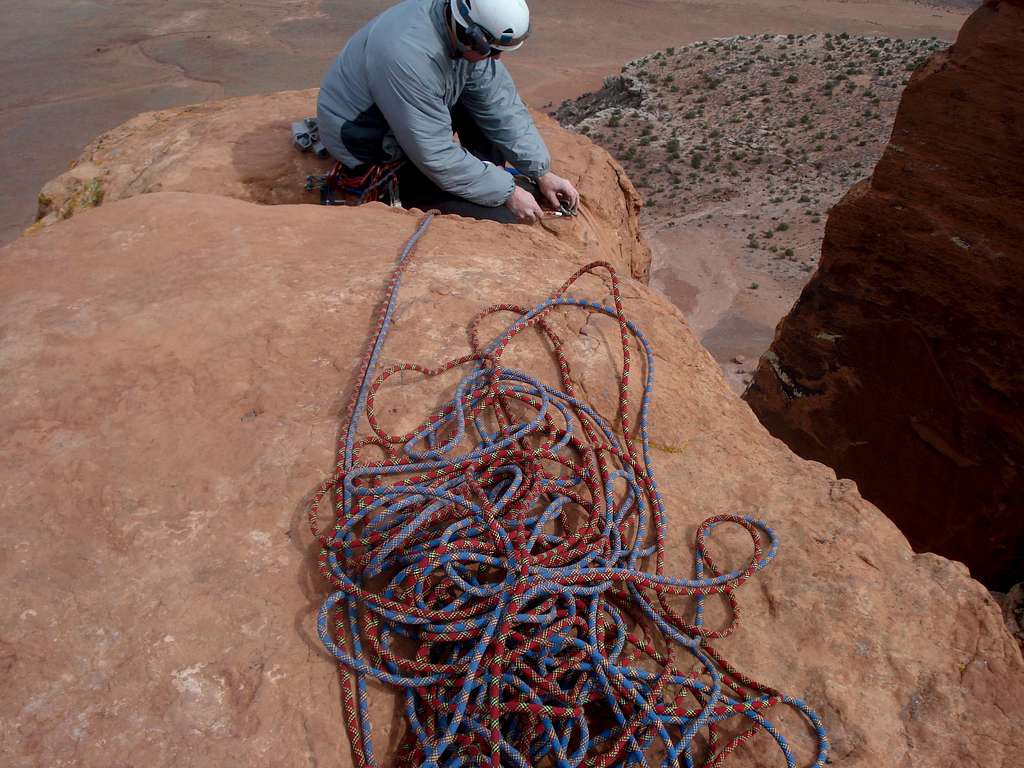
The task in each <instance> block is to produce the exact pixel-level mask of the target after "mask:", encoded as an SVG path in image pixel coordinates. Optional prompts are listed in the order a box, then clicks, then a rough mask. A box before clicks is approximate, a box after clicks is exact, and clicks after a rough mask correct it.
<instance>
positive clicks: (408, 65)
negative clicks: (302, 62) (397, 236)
mask: <svg viewBox="0 0 1024 768" xmlns="http://www.w3.org/2000/svg"><path fill="white" fill-rule="evenodd" d="M529 33H530V11H529V8H527V5H526V2H525V1H524V0H405V2H402V3H400V4H399V5H396V6H394V7H392V8H390V9H388V10H387V11H385V12H384V13H382V14H381V15H379V16H378V17H377V18H375V19H373V20H372V21H371V22H370V23H369V24H367V25H366V26H365V27H363V28H362V29H361V30H359V31H358V32H356V34H355V35H353V37H352V38H351V39H350V40H349V41H348V43H347V44H346V45H345V47H344V49H343V50H342V51H341V53H340V54H339V56H338V58H337V60H336V61H335V62H334V64H333V65H332V66H331V68H330V70H329V71H328V72H327V75H326V76H325V77H324V80H323V83H322V84H321V86H320V96H319V98H318V99H317V120H318V123H319V129H320V140H321V141H322V142H323V144H324V146H325V147H326V148H327V150H328V152H330V154H331V155H332V156H333V157H334V158H335V159H336V160H338V161H340V163H341V164H342V165H343V166H344V167H345V171H346V172H351V173H352V174H353V175H358V174H362V173H365V172H366V170H367V169H368V168H371V167H372V166H374V165H377V164H384V163H389V162H394V161H397V160H400V159H403V158H404V159H406V160H408V161H411V162H407V163H405V165H404V166H403V167H402V169H401V171H399V174H398V178H399V189H400V194H401V200H402V203H403V204H404V205H405V206H406V207H417V208H423V209H428V208H436V209H438V210H440V211H441V212H442V213H458V214H461V215H463V216H471V217H473V218H486V219H492V220H495V221H504V222H515V221H526V222H531V223H532V222H535V221H537V220H538V219H540V218H542V217H543V216H544V215H545V213H544V211H543V209H542V208H541V205H540V203H539V202H538V199H537V197H535V196H534V194H533V193H532V192H530V191H528V190H527V189H526V187H527V186H529V187H531V188H533V189H535V190H536V193H537V196H538V197H539V198H540V201H541V202H543V203H546V204H547V205H548V206H550V207H551V208H553V209H556V210H557V209H559V208H562V209H563V210H575V208H576V206H577V204H578V203H579V193H578V192H577V191H576V188H575V187H574V186H573V185H572V184H571V183H570V182H569V181H567V180H566V179H563V178H562V177H560V176H557V175H555V174H554V173H552V171H551V170H550V164H551V161H550V156H549V154H548V150H547V147H546V146H545V144H544V141H543V139H541V137H540V134H539V133H538V132H537V128H536V126H535V125H534V123H533V120H532V118H531V117H530V113H529V111H528V110H527V109H526V106H525V105H524V104H523V102H522V100H521V99H520V98H519V94H518V93H517V91H516V87H515V84H514V83H513V82H512V78H511V76H510V75H509V73H508V70H507V69H506V68H505V65H504V64H503V63H502V62H501V61H500V58H501V55H502V54H503V53H504V52H506V51H514V50H516V49H517V48H519V47H520V46H521V45H522V44H523V41H524V40H525V39H526V37H527V35H529ZM455 133H457V134H458V142H457V143H456V141H455V139H454V135H453V134H455ZM506 162H507V163H508V164H509V165H510V166H511V167H512V169H514V171H515V172H516V176H518V177H519V178H520V181H521V183H520V184H517V183H516V178H515V177H514V176H513V173H511V172H509V171H506V169H505V167H504V166H505V163H506Z"/></svg>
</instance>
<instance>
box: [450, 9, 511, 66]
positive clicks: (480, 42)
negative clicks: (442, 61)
mask: <svg viewBox="0 0 1024 768" xmlns="http://www.w3.org/2000/svg"><path fill="white" fill-rule="evenodd" d="M450 2H451V8H452V18H453V19H455V21H456V22H457V23H458V24H459V25H460V26H461V27H462V28H463V30H464V31H465V33H466V37H467V39H468V40H469V42H470V47H472V48H473V50H475V51H478V52H480V53H487V52H488V50H489V49H491V48H493V49H495V50H498V51H514V50H516V49H517V48H519V47H520V46H521V45H522V44H523V43H524V42H525V41H526V38H527V37H528V36H529V34H530V9H529V8H528V7H527V6H526V0H450Z"/></svg>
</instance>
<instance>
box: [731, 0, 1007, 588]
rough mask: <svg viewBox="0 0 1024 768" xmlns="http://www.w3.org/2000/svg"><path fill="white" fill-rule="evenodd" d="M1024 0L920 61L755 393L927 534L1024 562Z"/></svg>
mask: <svg viewBox="0 0 1024 768" xmlns="http://www.w3.org/2000/svg"><path fill="white" fill-rule="evenodd" d="M1022 148H1024V3H1022V2H1020V0H990V1H989V2H986V3H985V5H984V6H983V7H982V8H980V9H979V10H978V11H977V12H976V13H975V14H974V15H973V16H972V17H971V18H970V19H969V21H968V22H967V23H966V25H965V26H964V28H963V30H962V31H961V33H960V37H959V39H958V40H957V42H956V44H955V45H954V46H953V48H952V49H950V50H949V51H948V52H945V53H941V54H938V55H936V56H934V57H933V58H932V59H930V60H929V62H928V63H927V64H926V65H925V66H924V67H922V68H921V69H920V70H919V71H918V72H917V73H915V75H914V77H913V79H912V80H911V82H910V85H909V86H908V87H907V90H906V93H905V95H904V97H903V102H902V104H901V106H900V109H899V114H898V116H897V120H896V126H895V129H894V131H893V135H892V140H891V142H890V144H889V147H888V148H887V150H886V152H885V154H884V156H883V158H882V160H881V161H880V162H879V164H878V166H877V168H876V169H875V172H874V174H873V176H872V177H871V179H870V181H867V182H863V183H861V184H860V185H858V186H857V187H854V188H853V189H852V190H851V191H850V193H849V194H848V195H847V196H846V197H845V199H844V200H843V201H842V202H841V203H840V204H839V205H838V206H836V208H834V209H833V211H832V214H831V216H830V217H829V221H828V227H827V229H826V233H825V242H824V245H823V247H822V257H821V265H820V267H819V269H818V272H817V274H816V275H815V276H814V278H813V279H812V280H811V282H810V283H809V284H808V285H807V287H806V288H805V290H804V292H803V294H802V295H801V297H800V300H799V301H798V302H797V304H796V306H795V307H794V308H793V310H792V311H791V312H790V314H789V315H788V316H787V317H786V318H785V319H784V320H783V321H782V323H781V324H780V326H779V328H778V330H777V332H776V337H775V341H774V343H773V345H772V347H771V350H770V352H769V353H768V354H767V355H766V356H765V357H764V358H763V359H762V360H761V363H760V366H759V369H758V372H757V375H756V377H755V379H754V381H753V382H752V384H751V386H750V387H749V389H748V391H747V393H746V395H745V396H746V399H747V401H748V402H749V403H750V405H751V407H752V408H753V409H754V411H755V412H756V413H757V414H758V417H759V418H760V419H761V421H762V422H763V423H764V424H765V425H766V426H767V427H768V429H769V430H770V431H771V432H772V433H773V434H774V435H776V436H777V437H779V438H781V439H783V440H784V441H785V442H786V443H787V444H788V445H789V446H790V447H791V448H793V450H795V451H796V452H797V453H799V454H800V455H801V456H804V457H806V458H811V459H816V460H818V461H821V462H824V463H826V464H828V465H829V466H832V467H834V468H835V470H836V472H837V473H838V474H839V476H840V477H848V478H853V479H854V480H856V481H857V485H858V488H859V489H860V491H861V493H863V494H864V496H865V497H866V498H868V499H870V500H871V501H873V502H874V503H876V504H877V505H878V506H879V507H880V508H881V509H883V510H884V511H885V512H886V514H887V515H889V516H890V517H891V518H892V519H893V520H894V521H895V522H896V523H897V524H898V525H899V526H900V528H901V530H903V532H904V533H905V534H906V535H907V537H908V538H909V539H910V541H911V543H912V544H913V545H914V547H915V549H917V550H919V551H933V552H938V553H940V554H943V555H945V556H947V557H951V558H955V559H957V560H962V561H963V562H965V563H966V564H967V565H968V566H969V567H970V569H971V573H972V574H973V575H974V576H975V577H976V578H978V579H981V580H982V581H984V582H985V583H987V584H988V585H989V586H991V587H992V588H994V589H1006V588H1008V587H1009V586H1010V585H1011V584H1013V583H1015V582H1017V581H1020V579H1021V577H1022V576H1024V410H1022V408H1021V404H1022V403H1024V375H1022V373H1021V371H1022V368H1021V360H1024V249H1022V247H1021V243H1022V242H1024V151H1022Z"/></svg>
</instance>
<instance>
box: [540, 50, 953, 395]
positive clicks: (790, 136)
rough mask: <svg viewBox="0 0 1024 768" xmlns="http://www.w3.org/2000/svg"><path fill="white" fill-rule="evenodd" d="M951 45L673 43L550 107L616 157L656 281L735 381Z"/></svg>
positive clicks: (741, 379)
mask: <svg viewBox="0 0 1024 768" xmlns="http://www.w3.org/2000/svg"><path fill="white" fill-rule="evenodd" d="M946 45H947V43H946V42H945V41H941V40H938V39H935V38H931V39H911V40H902V39H895V38H888V37H868V36H858V35H850V34H849V33H846V32H842V33H839V34H834V33H825V34H812V35H794V34H790V35H769V34H764V35H755V36H739V37H730V38H722V39H718V40H713V41H707V42H699V43H695V44H692V45H686V46H681V47H676V46H672V47H669V48H667V49H665V50H662V51H657V52H655V53H653V54H651V55H649V56H645V57H643V58H640V59H638V60H636V61H633V62H630V63H629V64H628V65H626V66H625V67H623V72H622V74H621V75H620V76H613V77H612V78H610V79H609V81H608V83H607V84H606V85H605V87H603V88H602V89H600V90H599V91H597V92H594V93H591V94H586V95H584V96H582V97H580V98H579V99H576V100H573V101H570V102H566V103H563V104H562V105H561V107H560V108H559V109H558V111H557V113H558V116H559V119H560V120H562V122H563V123H564V124H566V125H570V126H572V127H573V128H574V129H575V130H577V131H579V132H581V133H584V134H587V135H589V136H590V137H591V138H592V139H593V140H595V141H597V142H598V143H599V144H601V145H602V146H605V147H606V148H607V149H608V150H609V151H611V152H612V153H613V154H615V155H616V156H617V157H618V158H619V159H620V161H621V162H622V163H623V164H624V165H625V167H626V170H627V171H628V173H629V175H630V178H631V179H632V180H633V183H634V184H636V186H637V188H638V189H639V191H640V192H641V194H642V195H643V196H644V197H645V199H646V207H645V209H644V214H643V217H642V225H643V229H644V234H645V235H646V237H647V240H648V241H649V242H650V243H651V246H652V249H653V255H654V263H653V264H652V283H653V284H654V286H655V287H657V288H659V289H660V290H662V291H664V292H665V293H666V294H667V295H668V296H669V297H670V298H671V299H672V300H673V302H675V304H676V305H677V306H678V307H679V308H680V309H682V310H683V312H685V313H686V316H687V318H688V319H689V321H690V325H691V326H692V327H693V330H694V332H695V333H696V334H697V335H698V336H699V337H700V338H701V340H702V341H703V343H704V345H705V346H706V347H707V348H708V350H709V351H710V352H711V353H712V355H714V357H715V358H716V359H717V360H718V362H719V363H720V364H721V365H722V367H723V370H724V371H725V372H726V375H727V377H728V378H729V379H730V382H731V383H732V385H733V387H734V388H735V389H736V390H737V391H742V389H743V387H744V386H745V384H746V383H747V382H748V381H749V374H750V372H751V371H752V370H753V367H754V366H756V364H757V358H758V357H759V356H760V355H761V353H762V352H764V350H765V349H767V348H768V345H769V343H770V342H771V340H772V336H773V332H774V328H775V325H776V323H777V322H778V321H779V319H780V318H781V317H782V316H783V315H784V314H785V313H786V312H787V311H788V310H789V307H790V306H792V304H793V302H794V301H795V300H796V298H797V296H798V295H799V293H800V291H801V289H802V288H803V286H804V284H805V283H806V281H807V278H808V276H809V274H810V273H811V272H812V271H813V270H814V268H815V266H816V265H817V260H818V255H819V250H820V245H821V240H822V237H823V235H824V229H825V219H826V216H827V212H828V211H829V209H830V208H831V207H832V205H834V204H835V203H836V202H837V201H838V200H839V199H840V198H841V197H842V196H843V195H844V194H845V193H846V191H847V190H848V189H849V188H850V186H851V185H852V184H853V183H855V182H856V181H857V180H859V179H861V178H864V177H865V176H867V175H868V174H869V173H870V172H871V170H872V169H873V168H874V166H875V163H876V162H877V161H878V158H879V157H880V156H881V153H882V150H883V149H884V147H885V144H886V141H887V140H888V138H889V134H890V133H891V131H892V124H893V120H894V119H895V115H896V108H897V106H898V104H899V100H900V95H901V94H902V91H903V86H904V84H905V83H906V81H907V79H908V78H909V76H910V72H911V70H912V69H914V68H915V67H916V66H917V65H919V64H920V63H921V62H922V61H924V60H925V59H926V58H927V57H928V56H929V55H930V54H931V53H932V52H934V51H935V50H938V49H941V48H944V47H945V46H946Z"/></svg>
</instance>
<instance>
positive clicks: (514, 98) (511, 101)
mask: <svg viewBox="0 0 1024 768" xmlns="http://www.w3.org/2000/svg"><path fill="white" fill-rule="evenodd" d="M460 101H461V102H462V103H463V104H464V105H465V106H466V108H467V109H468V110H469V111H470V112H471V113H472V114H473V117H475V118H476V122H477V125H479V126H480V130H481V131H483V134H484V136H486V137H487V138H488V139H490V140H491V141H492V142H494V144H495V145H496V146H497V147H498V148H499V149H500V150H501V152H502V154H503V155H504V156H505V159H506V160H507V161H508V162H509V163H510V164H511V165H512V166H514V167H515V168H516V170H518V171H521V172H522V173H525V174H526V175H527V176H530V177H531V178H533V179H535V180H536V179H538V178H540V177H541V176H543V175H544V174H545V173H547V172H548V170H549V169H550V168H551V155H550V154H549V153H548V148H547V146H546V145H545V144H544V139H542V138H541V137H540V133H538V132H537V126H535V125H534V123H533V118H532V117H531V116H530V111H529V110H528V109H527V108H526V105H525V104H523V100H522V99H520V98H519V93H518V92H517V91H516V86H515V83H513V82H512V76H511V75H510V74H509V73H508V69H506V68H505V65H504V64H502V63H501V62H500V61H495V60H493V59H488V60H487V61H484V62H481V63H480V64H479V65H477V66H476V67H475V68H474V71H473V73H472V75H471V76H470V78H469V80H468V81H467V82H466V86H465V88H464V89H463V91H462V97H461V98H460Z"/></svg>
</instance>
